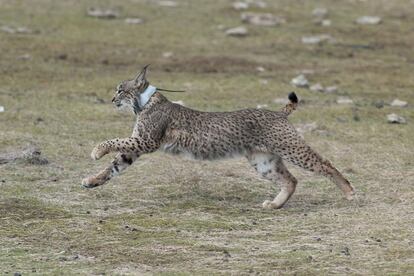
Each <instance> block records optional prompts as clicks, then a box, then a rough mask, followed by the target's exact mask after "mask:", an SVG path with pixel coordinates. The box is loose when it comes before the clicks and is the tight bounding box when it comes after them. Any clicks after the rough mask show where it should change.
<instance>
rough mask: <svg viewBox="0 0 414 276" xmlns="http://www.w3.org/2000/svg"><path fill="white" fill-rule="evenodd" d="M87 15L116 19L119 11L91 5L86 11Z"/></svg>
mask: <svg viewBox="0 0 414 276" xmlns="http://www.w3.org/2000/svg"><path fill="white" fill-rule="evenodd" d="M86 13H87V15H89V16H91V17H96V18H101V19H114V18H117V17H118V16H119V13H118V12H117V11H114V10H111V9H106V10H101V9H98V8H94V7H91V8H89V9H88V10H87V11H86Z"/></svg>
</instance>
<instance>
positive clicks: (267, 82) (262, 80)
mask: <svg viewBox="0 0 414 276" xmlns="http://www.w3.org/2000/svg"><path fill="white" fill-rule="evenodd" d="M259 82H260V83H261V84H263V85H267V84H269V81H268V80H266V79H261V80H259Z"/></svg>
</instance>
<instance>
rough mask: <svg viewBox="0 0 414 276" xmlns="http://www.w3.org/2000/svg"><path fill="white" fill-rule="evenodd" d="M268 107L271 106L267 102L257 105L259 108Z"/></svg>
mask: <svg viewBox="0 0 414 276" xmlns="http://www.w3.org/2000/svg"><path fill="white" fill-rule="evenodd" d="M267 107H269V106H268V105H267V104H258V105H257V108H258V109H262V108H267Z"/></svg>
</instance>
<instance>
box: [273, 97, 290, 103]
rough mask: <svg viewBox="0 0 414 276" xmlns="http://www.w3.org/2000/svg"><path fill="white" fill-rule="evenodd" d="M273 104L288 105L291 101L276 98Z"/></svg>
mask: <svg viewBox="0 0 414 276" xmlns="http://www.w3.org/2000/svg"><path fill="white" fill-rule="evenodd" d="M273 102H274V103H275V104H288V103H289V99H287V98H276V99H274V100H273Z"/></svg>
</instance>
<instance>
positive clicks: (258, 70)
mask: <svg viewBox="0 0 414 276" xmlns="http://www.w3.org/2000/svg"><path fill="white" fill-rule="evenodd" d="M256 71H257V72H264V71H266V69H264V67H262V66H257V67H256Z"/></svg>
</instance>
